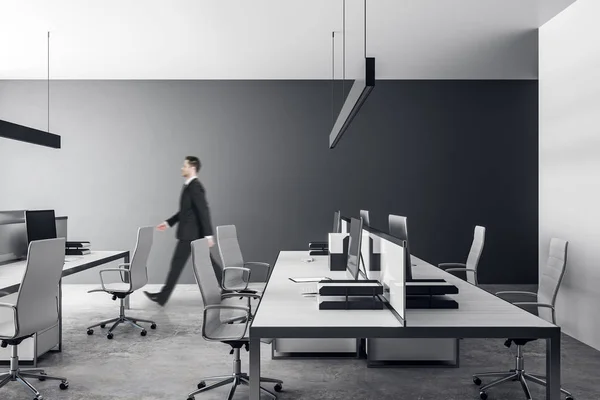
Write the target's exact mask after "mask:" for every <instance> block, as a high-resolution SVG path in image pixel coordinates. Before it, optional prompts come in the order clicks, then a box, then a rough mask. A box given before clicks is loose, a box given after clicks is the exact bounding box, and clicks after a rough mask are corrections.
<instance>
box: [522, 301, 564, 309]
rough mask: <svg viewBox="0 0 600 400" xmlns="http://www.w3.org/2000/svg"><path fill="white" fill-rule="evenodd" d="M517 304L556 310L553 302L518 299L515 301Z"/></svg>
mask: <svg viewBox="0 0 600 400" xmlns="http://www.w3.org/2000/svg"><path fill="white" fill-rule="evenodd" d="M513 304H514V305H515V306H536V307H546V308H551V309H553V310H554V306H553V305H552V304H546V303H536V302H535V301H518V302H516V303H513Z"/></svg>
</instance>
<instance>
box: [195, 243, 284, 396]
mask: <svg viewBox="0 0 600 400" xmlns="http://www.w3.org/2000/svg"><path fill="white" fill-rule="evenodd" d="M209 251H210V250H209V247H208V240H207V239H198V240H195V241H193V242H192V264H193V266H194V276H195V277H196V282H197V283H198V287H199V288H200V293H201V295H202V301H203V303H204V318H203V319H202V337H203V338H204V339H205V340H208V341H217V342H221V343H225V344H228V345H229V346H231V352H230V354H233V373H232V374H230V375H224V376H214V377H210V378H204V379H203V380H202V381H200V383H198V390H196V391H194V392H192V393H190V394H189V395H188V400H194V396H195V395H197V394H199V393H202V392H206V391H208V390H211V389H214V388H218V387H221V386H225V385H227V384H231V388H230V390H229V396H228V397H227V398H228V400H231V399H232V398H233V395H234V393H235V390H236V388H237V387H238V386H239V385H250V380H249V379H250V378H249V376H248V374H246V373H243V372H242V371H241V359H240V349H241V348H242V347H245V348H246V351H248V344H249V339H248V327H249V326H248V323H249V321H250V309H249V308H247V307H245V306H242V305H231V304H227V303H226V300H227V299H228V298H231V297H239V296H244V297H249V298H250V297H252V298H256V297H257V296H258V295H257V294H249V293H242V294H240V293H229V294H223V293H222V291H221V288H220V287H219V282H218V281H217V278H216V277H215V274H214V271H213V268H212V264H211V260H210V253H209ZM240 317H241V318H240ZM267 342H268V341H267ZM260 380H261V381H262V382H270V383H275V391H276V392H281V390H282V389H283V381H281V380H279V379H272V378H263V377H261V378H260ZM206 381H216V382H215V383H213V384H211V385H210V386H206ZM260 389H261V391H262V392H263V393H266V394H267V395H269V396H270V397H271V398H273V399H276V398H277V395H276V394H274V393H272V392H270V391H269V390H267V389H265V388H263V387H262V386H261V388H260Z"/></svg>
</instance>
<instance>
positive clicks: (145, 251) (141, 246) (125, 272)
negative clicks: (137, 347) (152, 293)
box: [87, 226, 156, 339]
mask: <svg viewBox="0 0 600 400" xmlns="http://www.w3.org/2000/svg"><path fill="white" fill-rule="evenodd" d="M153 238H154V227H152V226H146V227H142V228H139V229H138V233H137V242H136V245H135V250H134V251H133V257H132V259H131V263H125V264H119V268H105V269H102V270H100V283H101V285H102V287H101V288H97V289H93V290H90V291H88V293H93V292H106V293H108V294H110V295H112V299H113V300H116V299H117V298H118V299H119V301H120V303H121V304H120V307H119V316H118V317H117V318H112V319H109V320H106V321H102V322H98V323H97V324H94V325H92V326H89V327H88V328H87V334H88V335H93V334H94V330H93V329H92V328H95V327H97V326H100V327H101V328H104V327H106V324H111V323H112V324H113V325H112V326H111V328H110V329H109V330H108V333H107V335H106V337H107V338H108V339H112V338H113V331H114V330H115V328H116V327H117V326H119V325H120V324H124V323H128V324H129V325H131V326H134V327H136V328H138V329H141V332H140V334H141V335H142V336H146V334H147V333H148V332H147V331H146V329H145V328H144V327H143V326H141V325H138V322H145V323H148V324H151V325H150V328H151V329H156V322H154V321H148V320H145V319H140V318H128V317H126V316H125V304H124V301H125V298H126V297H127V296H129V295H130V294H131V293H133V292H135V291H136V290H138V289H141V288H143V287H144V286H146V284H147V283H148V270H147V263H148V256H149V255H150V250H151V248H152V241H153ZM107 272H113V273H114V272H119V273H120V277H121V282H118V283H105V282H104V278H103V274H104V273H107Z"/></svg>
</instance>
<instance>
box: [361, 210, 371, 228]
mask: <svg viewBox="0 0 600 400" xmlns="http://www.w3.org/2000/svg"><path fill="white" fill-rule="evenodd" d="M360 217H361V218H362V220H363V225H364V226H371V224H370V223H369V211H368V210H360Z"/></svg>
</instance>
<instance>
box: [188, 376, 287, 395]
mask: <svg viewBox="0 0 600 400" xmlns="http://www.w3.org/2000/svg"><path fill="white" fill-rule="evenodd" d="M206 381H217V382H215V383H213V384H211V385H208V386H206ZM260 381H261V382H268V383H275V391H276V392H280V391H281V390H283V381H281V380H279V379H273V378H266V377H261V378H260ZM228 384H230V386H231V387H230V389H229V395H228V396H227V400H231V399H233V395H234V394H235V390H236V389H237V387H238V386H239V385H246V386H250V377H249V376H248V374H246V373H240V374H232V375H230V376H227V375H224V376H212V377H209V378H204V379H203V380H202V381H201V382H200V383H199V384H198V390H195V391H193V392H192V393H190V394H189V395H188V400H194V396H195V395H197V394H199V393H202V392H206V391H209V390H211V389H215V388H218V387H221V386H225V385H228ZM260 390H261V392H262V393H265V394H266V395H268V396H269V397H270V398H272V399H276V398H277V395H276V394H275V393H273V392H271V391H270V390H267V389H265V388H264V387H263V386H260Z"/></svg>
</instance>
